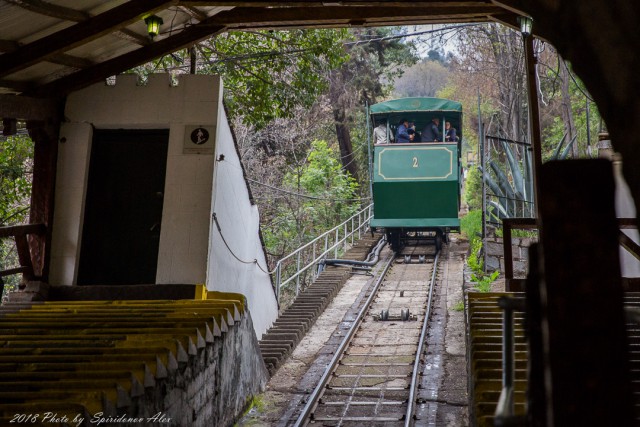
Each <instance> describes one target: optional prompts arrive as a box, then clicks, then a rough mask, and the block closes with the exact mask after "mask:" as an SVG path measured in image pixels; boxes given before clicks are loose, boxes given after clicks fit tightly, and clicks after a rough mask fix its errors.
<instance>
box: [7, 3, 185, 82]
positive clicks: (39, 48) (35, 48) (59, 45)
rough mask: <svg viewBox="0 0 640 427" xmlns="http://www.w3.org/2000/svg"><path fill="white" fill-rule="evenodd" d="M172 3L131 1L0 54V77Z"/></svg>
mask: <svg viewBox="0 0 640 427" xmlns="http://www.w3.org/2000/svg"><path fill="white" fill-rule="evenodd" d="M173 3H175V0H173V1H167V0H165V1H157V0H131V1H128V2H126V3H124V4H123V5H121V6H117V7H115V8H113V9H110V10H108V11H106V12H104V13H101V14H100V15H97V16H95V17H93V18H89V19H87V20H85V21H82V22H79V23H77V24H76V25H73V26H71V27H68V28H65V29H64V30H61V31H58V32H56V33H54V34H52V35H50V36H47V37H43V38H41V39H39V40H36V41H34V42H32V43H28V44H26V45H24V46H23V47H21V48H20V49H18V50H17V51H15V52H11V53H6V54H4V55H2V62H0V77H4V76H7V75H9V74H12V73H15V72H16V71H20V70H23V69H25V68H27V67H29V66H31V65H33V64H35V63H37V62H39V61H43V60H47V59H48V58H50V57H52V56H53V55H55V54H58V53H62V52H64V51H67V50H70V49H73V48H75V47H77V46H80V45H82V44H85V43H88V42H90V41H92V40H95V39H97V38H100V37H102V36H104V35H106V34H110V33H112V32H114V31H116V30H118V29H121V28H124V27H126V26H127V25H129V24H131V23H133V22H135V21H137V20H139V19H142V16H143V15H145V14H148V13H153V12H155V11H158V10H161V9H163V8H166V6H167V5H168V4H173Z"/></svg>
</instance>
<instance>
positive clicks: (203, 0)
mask: <svg viewBox="0 0 640 427" xmlns="http://www.w3.org/2000/svg"><path fill="white" fill-rule="evenodd" d="M491 3H492V1H490V0H477V1H469V0H467V1H464V0H462V1H461V0H440V1H429V0H426V1H411V2H408V1H371V0H355V1H353V0H351V1H350V0H346V1H318V0H292V1H209V0H180V5H181V6H185V5H189V6H201V7H205V6H235V7H254V8H265V7H267V6H268V7H310V6H322V7H354V6H355V7H394V8H405V9H413V8H416V7H454V6H457V7H468V6H478V5H482V4H485V5H491Z"/></svg>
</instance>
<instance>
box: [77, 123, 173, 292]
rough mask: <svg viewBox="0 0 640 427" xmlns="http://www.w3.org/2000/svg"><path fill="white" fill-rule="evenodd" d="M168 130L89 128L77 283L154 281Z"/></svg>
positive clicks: (98, 283) (141, 282)
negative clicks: (90, 141) (89, 141)
mask: <svg viewBox="0 0 640 427" xmlns="http://www.w3.org/2000/svg"><path fill="white" fill-rule="evenodd" d="M168 145H169V131H168V130H163V129H161V130H95V131H94V134H93V146H92V148H91V162H90V165H89V182H88V186H87V197H86V203H85V211H84V227H83V232H82V247H81V249H80V266H79V271H78V284H79V285H108V284H117V285H130V284H143V283H146V284H149V283H155V280H156V269H157V266H158V248H159V246H160V223H161V220H162V205H163V195H164V180H165V175H166V167H167V149H168Z"/></svg>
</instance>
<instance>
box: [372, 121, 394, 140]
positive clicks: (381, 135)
mask: <svg viewBox="0 0 640 427" xmlns="http://www.w3.org/2000/svg"><path fill="white" fill-rule="evenodd" d="M373 142H374V144H387V143H389V142H393V132H392V131H391V129H389V139H387V124H386V123H384V122H380V123H379V124H378V126H376V128H375V129H374V130H373Z"/></svg>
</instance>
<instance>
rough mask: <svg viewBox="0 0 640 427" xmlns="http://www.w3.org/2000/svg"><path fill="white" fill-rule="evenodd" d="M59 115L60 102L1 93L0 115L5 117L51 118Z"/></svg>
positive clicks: (22, 118)
mask: <svg viewBox="0 0 640 427" xmlns="http://www.w3.org/2000/svg"><path fill="white" fill-rule="evenodd" d="M57 115H58V103H57V101H56V100H52V99H41V98H30V97H27V96H17V95H0V117H2V118H3V119H5V118H7V119H20V120H42V121H45V120H49V119H50V118H52V117H57Z"/></svg>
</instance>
